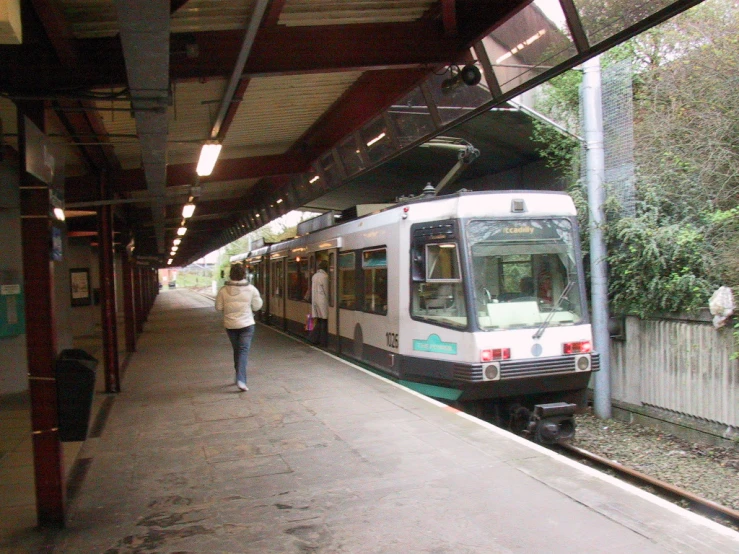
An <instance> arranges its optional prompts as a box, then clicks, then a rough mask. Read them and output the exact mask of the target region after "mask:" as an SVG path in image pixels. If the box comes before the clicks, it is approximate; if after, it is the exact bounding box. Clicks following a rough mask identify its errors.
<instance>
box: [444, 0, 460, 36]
mask: <svg viewBox="0 0 739 554" xmlns="http://www.w3.org/2000/svg"><path fill="white" fill-rule="evenodd" d="M455 4H456V0H441V17H442V21H443V22H444V36H447V37H456V36H457V7H456V5H455Z"/></svg>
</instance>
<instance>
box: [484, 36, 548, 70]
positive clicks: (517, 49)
mask: <svg viewBox="0 0 739 554" xmlns="http://www.w3.org/2000/svg"><path fill="white" fill-rule="evenodd" d="M545 34H546V30H545V29H542V30H541V31H539V32H538V33H534V34H533V35H531V36H530V37H529V38H527V39H526V40H524V41H523V42H521V43H519V44H517V45H516V46H514V47H513V48H511V49H510V50H509V51H508V52H506V53H505V54H503V55H502V56H501V57H499V58H498V59H497V60H495V63H496V64H499V63H500V62H504V61H506V60H507V59H508V58H510V57H511V56H513V55H514V54H517V53H518V52H520V51H521V50H523V49H524V48H526V47H527V46H529V45H531V44H532V43H534V42H536V41H537V40H539V39H540V38H541V37H543V36H544V35H545Z"/></svg>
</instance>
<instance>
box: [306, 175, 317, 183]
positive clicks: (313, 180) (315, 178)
mask: <svg viewBox="0 0 739 554" xmlns="http://www.w3.org/2000/svg"><path fill="white" fill-rule="evenodd" d="M318 179H320V177H319V176H318V175H316V176H315V177H313V179H311V180H310V181H308V182H309V183H310V184H311V185H312V184H313V183H315V182H316V181H318Z"/></svg>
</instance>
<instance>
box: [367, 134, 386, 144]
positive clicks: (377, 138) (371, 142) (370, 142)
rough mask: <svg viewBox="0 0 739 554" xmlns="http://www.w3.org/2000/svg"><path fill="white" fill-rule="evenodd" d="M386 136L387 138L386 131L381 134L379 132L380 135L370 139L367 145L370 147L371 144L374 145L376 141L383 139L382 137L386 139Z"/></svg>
mask: <svg viewBox="0 0 739 554" xmlns="http://www.w3.org/2000/svg"><path fill="white" fill-rule="evenodd" d="M384 138H385V133H380V134H379V135H377V136H376V137H375V138H373V139H372V140H371V141H369V142H368V143H367V146H368V147H369V146H372V145H373V144H374V143H376V142H379V141H381V140H382V139H384Z"/></svg>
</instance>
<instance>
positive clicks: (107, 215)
mask: <svg viewBox="0 0 739 554" xmlns="http://www.w3.org/2000/svg"><path fill="white" fill-rule="evenodd" d="M99 179H100V197H101V198H102V199H106V198H108V176H107V174H106V173H100V174H99ZM98 233H99V235H100V241H99V242H100V248H99V257H100V260H99V261H100V316H101V325H102V329H103V363H104V365H105V392H108V393H112V392H120V390H121V376H120V367H119V365H118V323H117V321H116V309H115V269H114V261H113V207H112V206H111V205H109V204H108V205H104V206H100V209H99V211H98Z"/></svg>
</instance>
